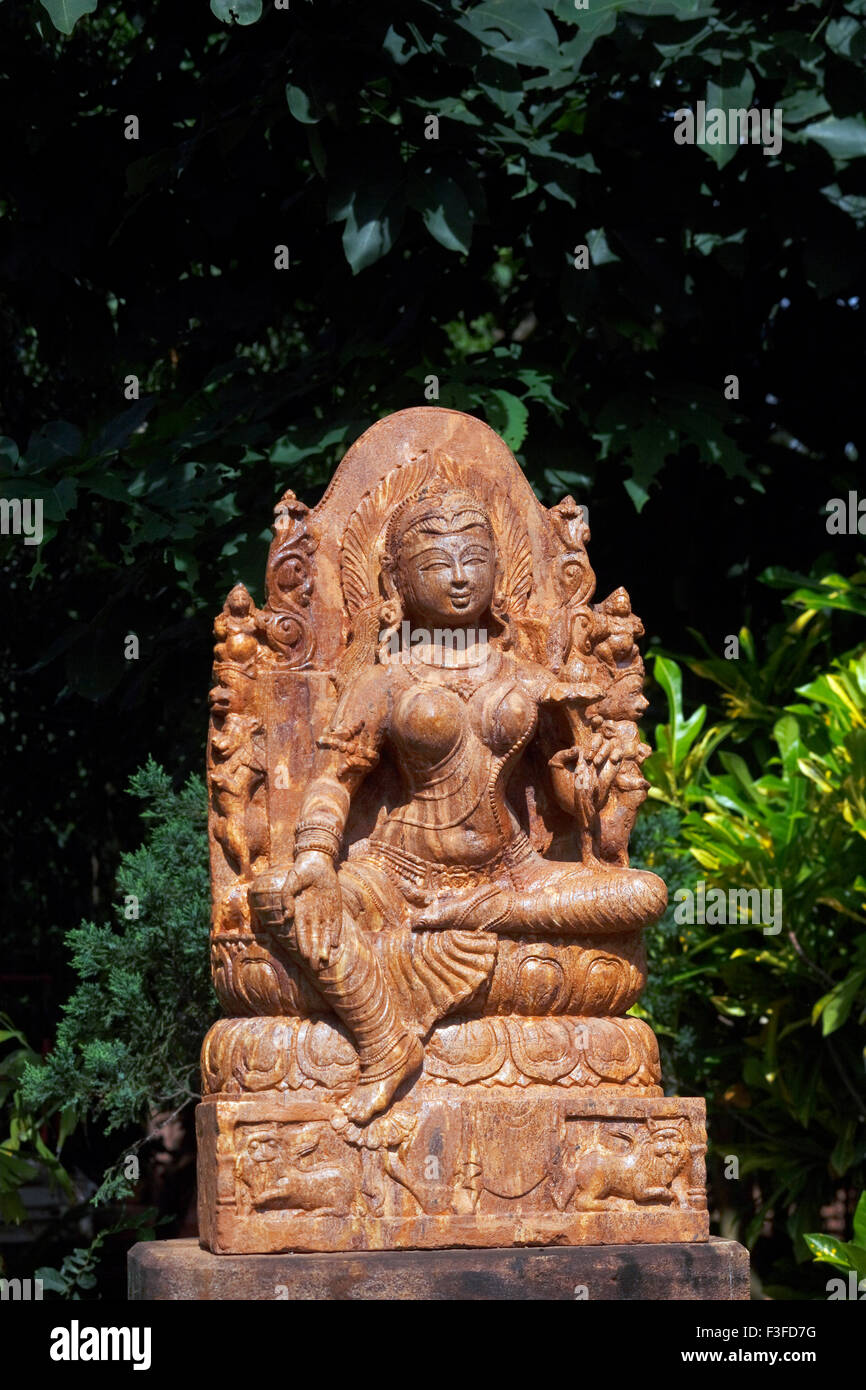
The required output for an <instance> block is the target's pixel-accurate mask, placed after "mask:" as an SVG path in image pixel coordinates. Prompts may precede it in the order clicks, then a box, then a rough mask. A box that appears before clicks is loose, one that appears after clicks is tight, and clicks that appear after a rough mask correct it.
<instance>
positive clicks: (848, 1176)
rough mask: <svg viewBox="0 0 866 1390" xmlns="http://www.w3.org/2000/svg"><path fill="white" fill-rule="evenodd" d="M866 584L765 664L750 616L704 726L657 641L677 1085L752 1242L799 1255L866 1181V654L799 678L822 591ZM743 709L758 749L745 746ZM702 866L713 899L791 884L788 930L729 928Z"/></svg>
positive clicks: (654, 992) (659, 844) (669, 992)
mask: <svg viewBox="0 0 866 1390" xmlns="http://www.w3.org/2000/svg"><path fill="white" fill-rule="evenodd" d="M863 581H864V576H863V575H859V576H855V577H854V579H853V580H852V581H847V582H846V581H844V580H840V578H839V576H831V577H830V578H829V579H828V580H826V581H823V582H822V583H823V587H822V585H814V584H813V585H812V586H811V588H808V587H807V588H805V589H804V588H801V589H799V590H797V591H795V592H794V593H793V594H791V596H790V601H791V602H792V603H793V604H794V605H795V606H797V607H799V608H800V609H801V610H802V611H801V613H800V614H799V615H798V616H797V618H796V619H795V620H794V622H793V623H792V624H790V625H789V627H788V629H787V630H786V640H783V641H782V642H781V643H780V644H779V645H778V646H776V647H775V648H774V650H773V651H772V653H771V654H770V656H769V657H768V658H767V659H766V662H765V663H764V664H763V666H762V665H759V664H758V662H757V658H756V656H755V652H754V643H753V642H752V641H751V637H750V634H748V633H747V632H746V633H743V634H741V638H742V639H743V640H742V647H743V648H744V649H745V651H746V654H747V661H748V667H747V669H746V671H745V672H744V671H743V670H742V669H738V668H737V663H736V662H733V661H732V662H730V663H725V662H718V663H714V664H713V665H710V663H709V662H706V661H704V662H697V663H694V664H695V666H696V668H697V669H698V670H699V671H700V672H701V674H703V675H708V676H711V677H713V678H715V679H717V680H719V681H720V682H722V681H724V683H725V685H726V697H727V698H726V704H727V712H728V713H729V715H730V719H729V720H728V722H727V723H726V724H723V725H717V726H712V727H710V728H709V729H707V730H704V723H705V716H706V710H705V709H704V708H701V709H699V710H696V711H695V712H694V713H692V714H691V715H690V716H689V717H688V718H687V717H686V715H685V712H684V708H683V703H682V683H681V671H680V668H679V666H678V665H677V663H676V662H674V661H672V660H670V659H669V658H666V657H662V656H660V657H657V658H656V660H655V674H656V677H657V679H658V681H659V684H660V685H661V686H662V688H663V690H664V692H665V695H666V698H667V702H668V721H667V723H666V724H665V725H663V726H662V727H661V728H660V729H659V730H657V732H656V738H655V746H656V751H655V752H654V754H653V755H652V757H651V758H649V759H648V760H647V763H646V764H645V768H646V773H647V776H648V777H649V778H650V780H651V781H652V783H653V787H652V791H651V796H653V797H654V799H655V801H656V802H657V803H659V804H660V805H662V806H664V807H665V808H666V809H665V810H664V812H663V817H667V819H663V818H662V817H659V816H658V813H656V815H655V816H653V815H652V814H651V815H650V816H649V818H648V820H647V821H646V822H645V824H644V826H643V828H642V829H641V831H640V834H639V836H638V841H637V846H638V852H639V854H640V853H641V852H642V853H643V854H644V856H645V857H646V855H647V849H648V850H649V857H650V859H655V860H656V861H659V860H663V859H664V857H665V856H667V857H668V859H669V860H670V861H671V867H672V869H673V872H671V871H670V870H668V882H669V885H670V887H671V889H672V892H671V897H672V899H673V900H674V901H672V904H671V907H670V908H669V910H668V913H667V915H666V918H665V920H664V922H663V923H662V924H661V925H660V928H659V930H658V931H657V932H656V933H655V934H654V940H653V942H652V943H651V970H652V972H653V973H652V974H651V977H650V986H649V988H648V990H647V993H646V995H645V996H644V999H643V1001H642V1005H643V1009H644V1010H645V1012H646V1014H647V1015H648V1016H649V1018H650V1020H651V1022H652V1023H653V1024H654V1025H655V1026H656V1027H657V1028H658V1031H659V1032H660V1034H661V1036H662V1041H663V1044H664V1046H665V1050H666V1052H668V1053H669V1055H670V1059H671V1062H672V1066H671V1068H670V1074H671V1077H672V1078H673V1079H674V1080H675V1082H676V1087H677V1089H679V1090H684V1091H687V1092H688V1093H697V1094H706V1095H707V1097H708V1101H709V1104H710V1110H711V1114H710V1135H711V1139H712V1140H713V1141H714V1143H715V1152H716V1156H717V1163H716V1171H715V1177H716V1183H715V1186H716V1197H717V1201H718V1204H719V1206H720V1207H721V1208H722V1209H723V1216H724V1214H725V1210H727V1214H728V1217H729V1221H728V1227H729V1229H730V1228H731V1226H733V1227H735V1228H736V1229H737V1230H739V1231H741V1232H742V1238H743V1239H744V1240H745V1241H746V1242H747V1244H749V1245H753V1244H754V1243H755V1242H756V1240H757V1239H758V1237H759V1236H760V1235H761V1233H762V1231H763V1232H764V1234H768V1235H770V1236H771V1237H775V1238H777V1239H778V1237H779V1236H780V1235H781V1234H783V1233H784V1234H785V1235H786V1236H787V1237H788V1238H789V1239H790V1241H792V1242H793V1253H794V1255H795V1257H796V1259H797V1260H799V1261H803V1260H805V1259H806V1258H807V1253H808V1252H807V1245H806V1242H805V1238H804V1237H805V1233H806V1232H807V1231H809V1230H811V1229H814V1228H815V1227H816V1226H818V1225H819V1224H820V1216H821V1210H822V1207H824V1206H826V1205H828V1204H829V1203H831V1202H832V1201H833V1200H834V1199H835V1198H836V1196H837V1193H838V1192H839V1190H840V1189H841V1188H844V1189H847V1191H848V1192H849V1193H850V1192H852V1191H854V1190H858V1189H859V1188H861V1187H862V1185H863V1180H864V1158H866V1130H864V1112H866V1097H864V1080H863V1054H862V1032H861V1028H862V1023H863V1021H864V1018H866V915H864V907H866V879H864V877H863V874H862V869H863V865H864V845H863V841H864V839H866V654H864V652H863V651H862V649H858V650H856V651H854V652H851V653H848V654H846V655H843V656H840V657H839V658H838V659H833V660H829V661H828V663H827V665H826V668H825V669H824V670H823V671H821V672H820V673H819V674H818V675H817V676H816V677H814V678H813V679H811V680H809V681H806V682H805V683H803V684H798V685H797V686H796V688H789V689H788V690H787V692H783V690H780V686H781V687H784V684H785V680H786V678H787V676H788V675H789V673H790V671H791V669H798V670H799V674H800V675H802V674H803V672H802V669H801V664H800V663H798V662H797V661H796V660H795V659H794V658H795V657H796V653H795V652H794V651H793V648H794V647H795V646H796V644H797V643H798V642H803V643H805V644H806V646H807V648H810V649H812V650H813V655H814V651H815V650H816V649H817V644H819V643H820V644H821V647H822V650H823V648H824V646H826V637H827V631H828V614H827V609H825V610H824V611H823V613H822V610H821V609H820V608H819V606H818V605H819V603H820V602H821V599H822V598H823V597H824V596H825V595H827V596H829V595H830V594H832V595H833V600H834V605H835V606H837V607H840V608H845V609H846V610H847V611H848V612H855V613H856V612H860V611H862V609H863V602H864V590H863ZM830 607H831V605H829V604H828V608H830ZM810 626H812V627H814V629H815V630H814V631H812V632H811V633H809V635H808V636H806V635H804V628H808V627H810ZM727 668H730V670H728V669H727ZM741 723H746V725H747V733H746V735H745V747H744V753H745V756H744V755H743V754H741V753H738V752H734V751H732V746H733V745H734V743H735V742H736V739H737V734H738V733H739V732H740V729H739V725H740V724H741ZM671 817H673V819H672V818H671ZM654 828H655V831H656V833H655V834H653V833H652V832H653V829H654ZM641 837H643V838H641ZM684 852H687V854H688V855H690V856H691V858H692V865H691V870H690V871H689V870H688V869H686V868H685V865H684V861H683V857H682V856H683V853H684ZM660 871H661V872H663V873H664V872H665V867H664V865H662V867H661V870H660ZM699 878H702V879H704V881H705V883H706V886H707V895H708V896H709V892H710V890H711V889H713V888H718V889H722V890H723V891H724V892H725V894H726V896H727V893H728V890H730V889H742V888H745V889H755V888H756V889H758V890H764V891H768V892H770V893H772V892H774V891H775V890H781V894H782V921H781V924H780V926H779V929H778V930H777V929H776V925H775V924H773V925H772V926H769V924H767V923H766V922H763V921H758V920H756V919H755V918H754V916H752V915H751V914H750V915H749V920H743V917H745V916H746V915H747V914H745V913H742V914H740V913H739V912H738V913H737V914H736V916H737V920H733V921H732V920H728V921H727V924H726V925H714V924H712V923H711V922H710V923H700V922H699V921H689V920H688V916H687V912H686V903H685V900H684V898H683V895H682V894H680V893H679V890H680V889H681V888H686V889H688V890H691V891H692V892H693V891H694V890H695V888H696V880H698V879H699ZM677 898H679V901H678V902H677V901H676V900H677ZM728 901H730V899H728ZM766 927H769V929H768V930H765V928H766ZM732 1159H735V1160H736V1162H735V1163H732V1162H731V1160H732ZM719 1160H721V1161H719ZM722 1169H724V1173H725V1176H724V1177H722ZM730 1178H739V1179H740V1183H739V1184H736V1183H731V1182H730V1181H729V1179H730ZM744 1179H745V1180H747V1181H745V1182H744V1181H743V1180H744Z"/></svg>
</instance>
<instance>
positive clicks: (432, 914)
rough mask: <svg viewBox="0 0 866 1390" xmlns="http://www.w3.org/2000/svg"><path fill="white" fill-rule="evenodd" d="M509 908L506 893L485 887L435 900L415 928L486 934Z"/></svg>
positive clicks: (488, 885)
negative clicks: (475, 931) (483, 932)
mask: <svg viewBox="0 0 866 1390" xmlns="http://www.w3.org/2000/svg"><path fill="white" fill-rule="evenodd" d="M509 906H510V902H509V898H508V895H507V893H506V892H505V891H504V890H503V889H501V888H498V887H496V886H493V885H491V884H485V885H483V886H482V887H481V888H473V889H472V890H471V891H470V892H468V893H457V894H453V895H452V894H449V895H447V896H442V897H436V898H434V899H433V900H432V902H429V903H428V904H427V906H426V907H425V908H424V909H423V911H422V912H419V913H418V915H417V916H416V917H415V920H414V922H413V923H412V926H413V928H414V929H415V931H447V930H448V928H450V927H454V928H457V929H463V930H467V931H474V930H482V931H483V930H484V929H485V928H488V927H491V926H494V925H495V924H496V923H497V922H498V921H500V920H501V918H503V917H504V916H505V915H506V913H507V910H508V908H509Z"/></svg>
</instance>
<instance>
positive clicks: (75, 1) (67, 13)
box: [39, 0, 97, 34]
mask: <svg viewBox="0 0 866 1390" xmlns="http://www.w3.org/2000/svg"><path fill="white" fill-rule="evenodd" d="M39 3H40V5H41V6H42V8H43V9H45V10H47V11H48V13H49V15H50V16H51V23H52V24H53V25H54V28H55V29H59V30H60V32H61V34H71V33H72V30H73V29H74V28H75V26H76V24H77V23H78V21H79V19H81V18H82V16H83V15H86V14H93V11H94V10H95V9H96V5H97V0H39Z"/></svg>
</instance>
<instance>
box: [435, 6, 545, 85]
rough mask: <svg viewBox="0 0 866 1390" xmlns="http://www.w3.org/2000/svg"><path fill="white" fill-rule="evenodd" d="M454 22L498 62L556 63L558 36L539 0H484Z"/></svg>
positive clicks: (532, 64) (537, 64) (536, 64)
mask: <svg viewBox="0 0 866 1390" xmlns="http://www.w3.org/2000/svg"><path fill="white" fill-rule="evenodd" d="M457 23H458V25H459V26H460V28H461V29H466V30H468V32H469V33H470V34H471V35H472V36H473V38H475V39H477V40H478V42H479V43H480V44H482V45H483V47H485V48H486V49H488V50H489V51H490V52H492V53H493V54H494V55H495V56H496V57H497V58H498V59H499V60H500V61H501V62H505V63H510V64H512V65H514V64H518V63H524V64H527V65H529V66H531V67H546V68H548V69H550V68H555V67H558V66H559V36H558V34H557V32H556V29H555V28H554V26H553V23H552V22H551V20H550V17H549V15H548V14H547V13H546V12H545V6H544V5H543V4H542V0H485V3H482V4H480V5H475V6H474V7H473V8H472V9H471V10H469V11H468V13H466V14H465V15H464V16H463V17H462V18H461V19H459V20H458V21H457Z"/></svg>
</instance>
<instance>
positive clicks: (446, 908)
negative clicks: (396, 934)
mask: <svg viewBox="0 0 866 1390" xmlns="http://www.w3.org/2000/svg"><path fill="white" fill-rule="evenodd" d="M666 906H667V889H666V888H665V885H664V883H663V882H662V880H661V879H660V878H658V877H657V876H656V875H655V874H651V873H648V872H646V871H644V870H640V869H624V868H619V867H613V866H609V867H608V866H595V865H593V866H589V865H586V866H585V865H581V864H557V863H554V862H551V861H549V860H545V859H542V858H541V856H540V855H539V856H533V858H532V859H531V860H529V861H528V862H525V863H523V864H521V865H519V866H517V867H515V869H514V870H513V881H512V883H510V884H508V885H506V884H503V883H502V882H494V883H491V884H489V885H488V886H486V887H483V888H479V889H475V890H473V892H472V893H469V894H466V895H463V896H462V897H451V898H440V899H438V900H437V901H436V902H434V903H432V904H431V905H430V906H429V907H426V908H425V909H424V910H423V911H422V912H421V913H420V914H419V916H418V917H417V919H416V921H415V924H414V925H415V927H416V929H417V928H419V927H421V928H425V927H426V928H439V929H440V930H442V929H443V928H448V927H455V928H457V929H461V928H463V929H474V930H486V931H490V932H499V933H513V932H543V933H545V934H548V933H549V934H553V935H562V936H569V935H591V936H602V935H603V936H607V935H613V934H618V933H622V932H632V931H634V930H635V929H636V928H639V927H644V926H647V925H648V924H649V923H651V922H655V921H657V920H658V919H659V917H661V915H662V913H663V912H664V910H665V907H666Z"/></svg>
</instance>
